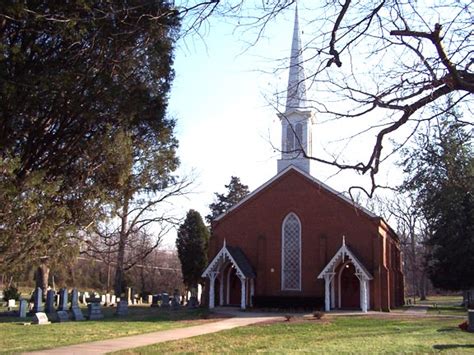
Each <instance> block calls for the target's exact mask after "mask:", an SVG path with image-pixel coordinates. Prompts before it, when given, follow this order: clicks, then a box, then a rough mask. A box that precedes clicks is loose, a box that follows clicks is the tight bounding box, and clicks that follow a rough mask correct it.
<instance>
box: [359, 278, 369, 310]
mask: <svg viewBox="0 0 474 355" xmlns="http://www.w3.org/2000/svg"><path fill="white" fill-rule="evenodd" d="M360 291H361V292H360V293H361V298H360V309H361V310H362V312H364V313H367V283H366V280H365V279H364V277H362V276H361V277H360Z"/></svg>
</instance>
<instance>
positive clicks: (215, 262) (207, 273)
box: [201, 241, 246, 278]
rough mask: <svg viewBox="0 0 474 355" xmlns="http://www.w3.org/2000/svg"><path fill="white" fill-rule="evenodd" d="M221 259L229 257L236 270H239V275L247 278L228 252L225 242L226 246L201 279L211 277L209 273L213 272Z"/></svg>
mask: <svg viewBox="0 0 474 355" xmlns="http://www.w3.org/2000/svg"><path fill="white" fill-rule="evenodd" d="M221 257H222V258H223V259H225V258H226V257H228V258H229V260H230V261H231V263H232V265H234V266H235V268H236V269H237V274H238V275H240V276H242V277H244V278H246V276H245V274H244V273H243V272H242V270H240V268H239V265H238V264H237V263H236V262H235V260H234V258H233V257H232V255H231V254H230V253H229V250H227V246H226V243H225V241H224V245H223V246H222V248H221V250H220V251H219V252H218V253H217V254H216V256H215V257H214V258H213V259H212V261H211V262H210V263H209V265H208V266H207V268H206V269H205V270H204V272H203V273H202V275H201V277H209V273H210V272H212V269H213V268H214V267H215V266H216V264H217V263H218V262H219V260H220V258H221Z"/></svg>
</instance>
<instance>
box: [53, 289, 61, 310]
mask: <svg viewBox="0 0 474 355" xmlns="http://www.w3.org/2000/svg"><path fill="white" fill-rule="evenodd" d="M59 299H60V297H59V293H58V292H57V293H56V294H55V295H54V304H55V305H56V307H59Z"/></svg>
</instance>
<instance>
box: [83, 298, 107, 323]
mask: <svg viewBox="0 0 474 355" xmlns="http://www.w3.org/2000/svg"><path fill="white" fill-rule="evenodd" d="M87 311H88V312H87V318H89V320H98V319H102V318H104V315H103V314H102V310H101V308H100V302H91V303H89V304H88V305H87Z"/></svg>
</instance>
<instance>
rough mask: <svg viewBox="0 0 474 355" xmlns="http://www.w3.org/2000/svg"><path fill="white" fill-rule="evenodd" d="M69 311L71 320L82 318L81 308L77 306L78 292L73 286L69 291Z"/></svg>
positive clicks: (80, 319)
mask: <svg viewBox="0 0 474 355" xmlns="http://www.w3.org/2000/svg"><path fill="white" fill-rule="evenodd" d="M71 313H72V319H73V320H75V321H82V320H84V315H83V314H82V311H81V308H80V307H79V292H78V291H77V288H73V289H72V291H71Z"/></svg>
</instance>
